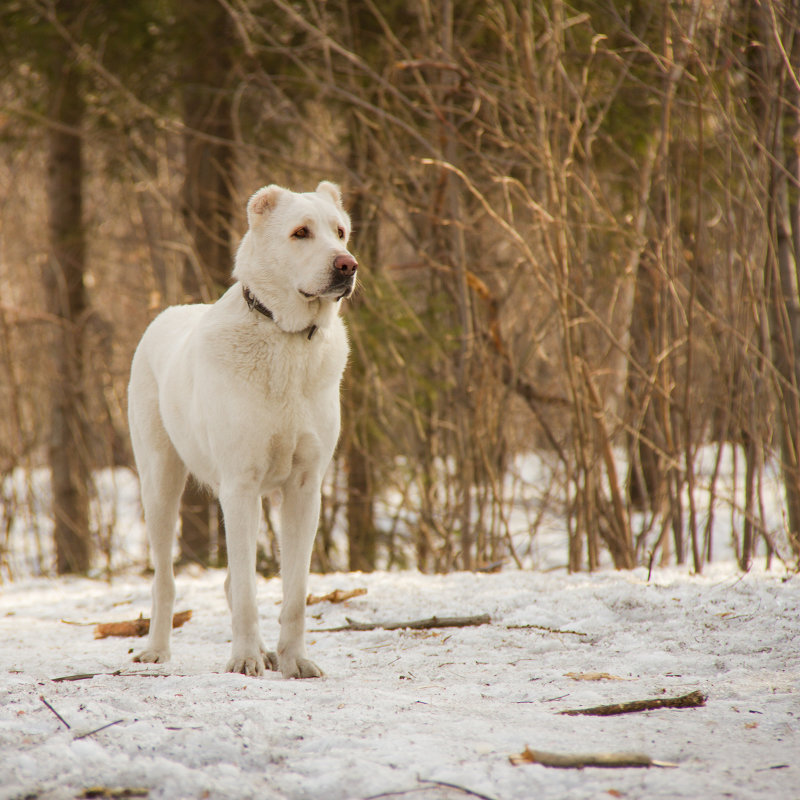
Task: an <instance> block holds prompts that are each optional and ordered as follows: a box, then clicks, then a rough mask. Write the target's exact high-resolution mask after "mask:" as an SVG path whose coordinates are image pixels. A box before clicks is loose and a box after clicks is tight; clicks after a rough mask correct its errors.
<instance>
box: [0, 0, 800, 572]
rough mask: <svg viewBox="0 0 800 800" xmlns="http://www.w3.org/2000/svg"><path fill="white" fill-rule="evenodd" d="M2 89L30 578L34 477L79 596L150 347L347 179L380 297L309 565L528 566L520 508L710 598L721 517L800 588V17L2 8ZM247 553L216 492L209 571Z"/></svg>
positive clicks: (5, 383) (269, 544) (575, 546)
mask: <svg viewBox="0 0 800 800" xmlns="http://www.w3.org/2000/svg"><path fill="white" fill-rule="evenodd" d="M0 64H1V65H2V67H3V70H2V78H0V187H2V190H1V194H0V203H2V211H1V215H0V220H1V221H0V225H1V227H0V487H2V497H0V511H2V519H0V522H1V523H2V530H0V537H3V538H2V539H0V571H2V574H3V575H4V576H9V575H11V574H12V573H13V568H12V566H13V565H12V562H11V561H10V560H9V558H8V554H9V552H10V551H11V549H12V548H13V547H14V544H15V543H14V541H13V538H14V536H20V535H30V536H34V535H39V534H38V533H37V532H36V531H32V530H27V532H26V533H24V534H20V533H19V527H18V526H17V525H16V523H17V522H18V521H19V520H20V519H23V520H24V519H33V518H34V516H35V514H34V512H33V510H32V509H34V508H35V507H38V506H39V504H40V503H41V497H40V496H39V493H40V491H41V490H40V485H39V484H38V483H37V482H36V481H35V480H34V479H33V477H32V476H33V475H34V474H36V471H37V470H39V469H40V468H46V469H47V471H48V473H49V475H50V478H51V480H50V490H49V494H48V497H49V498H50V501H49V502H50V505H49V508H48V515H49V516H50V518H51V519H52V523H53V530H52V536H53V537H54V542H55V546H54V552H55V563H54V564H53V565H52V568H53V569H55V570H56V571H57V572H59V573H67V572H78V573H85V572H87V571H89V570H90V569H96V568H97V567H98V565H102V564H110V563H111V557H112V551H113V548H114V546H115V538H114V531H113V522H112V523H108V522H107V521H106V522H104V521H103V520H102V519H100V518H98V516H97V515H96V514H93V512H92V508H93V499H94V498H95V497H96V494H97V475H98V474H100V473H101V472H102V470H104V469H106V468H110V467H123V468H124V467H132V457H131V452H130V447H129V443H128V438H127V425H126V412H125V407H126V400H125V393H126V385H127V378H128V370H129V364H130V358H131V355H132V352H133V349H134V347H135V345H136V342H137V341H138V338H139V337H140V335H141V333H142V331H143V330H144V328H145V326H146V325H147V323H148V322H149V321H150V320H151V319H152V318H153V317H154V316H155V314H156V313H158V311H160V310H161V309H163V308H164V307H166V306H168V305H171V304H174V303H180V302H195V301H205V302H209V301H213V300H214V299H216V298H217V297H218V296H219V295H220V294H221V292H222V291H224V289H225V288H226V286H227V285H229V282H230V270H231V266H232V257H233V252H234V250H235V247H236V245H237V244H238V239H239V237H240V236H241V234H242V233H243V232H244V226H245V218H244V206H245V203H246V199H247V197H248V196H249V195H250V194H251V193H252V192H253V191H255V190H256V189H257V188H259V187H260V186H262V185H264V184H266V183H272V182H275V183H280V184H283V185H286V186H289V187H291V188H294V189H298V190H300V189H312V188H313V187H314V186H315V185H316V182H317V181H318V180H320V179H323V178H325V179H331V180H335V181H337V182H339V183H340V184H341V185H342V187H343V189H344V192H345V197H346V204H347V206H348V207H349V208H350V210H351V215H352V217H353V221H354V235H353V242H354V247H355V252H356V254H357V255H358V258H359V262H360V264H361V265H362V267H363V278H362V287H361V289H360V291H359V293H358V295H357V296H356V298H355V299H354V300H353V301H351V302H350V303H349V305H348V307H347V308H346V309H345V311H344V313H345V315H346V318H347V324H348V328H349V330H350V337H351V343H352V354H351V360H350V365H349V368H348V371H347V374H346V378H345V385H344V390H343V420H344V424H343V432H342V437H341V441H340V446H339V450H338V453H337V456H336V458H335V461H334V465H333V468H332V472H331V475H330V476H329V480H328V482H327V484H326V489H325V496H324V505H323V514H322V520H321V525H320V532H319V535H318V538H317V544H316V550H315V554H314V567H315V568H316V569H319V570H325V569H330V568H332V567H334V566H336V565H342V564H344V565H345V566H347V567H349V568H350V569H353V570H370V569H373V568H375V567H376V566H384V567H393V566H400V567H408V566H414V567H416V568H418V569H420V570H423V571H434V570H436V571H447V570H451V569H491V568H497V567H499V566H501V565H502V564H513V563H514V562H516V563H517V564H519V565H522V564H523V563H526V564H527V563H528V562H527V561H526V559H525V558H524V556H523V554H522V553H520V552H519V536H518V534H519V531H517V530H515V529H514V527H513V523H512V517H513V514H512V511H513V508H514V507H515V506H516V505H517V504H519V503H520V502H524V503H525V504H526V505H527V507H528V508H529V509H530V510H531V522H530V525H529V529H528V531H527V532H526V535H528V536H530V537H534V536H536V532H537V524H538V521H539V520H540V519H541V518H542V517H543V515H544V514H545V513H546V512H547V513H550V512H555V513H557V514H559V515H560V516H561V518H562V519H563V538H564V540H565V542H564V544H565V552H566V553H567V562H568V563H567V566H568V568H569V569H570V570H579V569H583V568H589V569H593V568H595V567H597V566H598V565H599V564H601V563H602V562H603V560H604V559H607V560H609V561H610V562H611V563H613V565H614V566H616V567H618V568H630V567H633V566H635V565H637V564H641V563H650V564H653V563H668V562H671V561H673V560H674V561H676V562H677V563H684V562H686V561H687V560H688V561H689V562H690V563H691V566H692V568H693V569H694V570H696V571H698V572H699V571H701V570H702V568H703V565H704V564H705V563H707V562H708V561H709V560H710V559H711V558H712V557H713V555H714V553H713V544H714V536H713V531H714V526H715V524H716V523H717V521H718V520H719V518H720V515H722V514H726V515H730V516H731V519H732V520H734V524H733V525H732V526H731V529H732V531H733V539H734V541H733V545H734V548H735V553H736V556H737V558H738V560H739V563H740V566H741V568H742V569H747V568H748V567H749V565H750V563H751V562H752V559H753V554H754V552H755V550H756V546H757V543H759V542H761V543H762V544H763V548H764V550H765V552H766V553H767V554H768V557H772V556H777V557H779V558H781V559H782V560H783V561H784V562H785V563H787V564H789V565H791V564H794V565H795V566H796V564H797V562H798V559H799V558H800V394H798V386H800V303H798V269H799V268H800V204H798V197H799V196H800V192H799V191H798V190H799V189H800V2H799V0H763V1H762V2H757V1H756V0H724V1H722V2H712V1H711V0H671V1H670V2H661V0H658V1H656V0H642V2H624V1H623V0H597V2H588V1H587V2H581V1H580V0H576V1H575V2H569V3H567V2H563V1H562V0H547V1H546V2H545V0H414V2H405V1H403V2H399V1H398V0H295V2H291V0H180V2H177V0H131V2H127V3H109V2H101V1H100V0H4V2H2V3H1V4H0ZM731 446H733V447H732V448H731ZM730 452H733V459H734V463H735V469H734V474H735V475H737V476H738V475H740V474H741V476H742V477H741V479H740V480H741V482H742V484H743V485H742V487H741V488H742V492H741V493H739V494H736V493H734V495H731V496H728V495H726V496H724V497H723V496H722V494H721V493H718V492H717V487H718V479H719V476H720V472H721V470H722V469H723V465H724V462H725V458H726V456H725V454H726V453H730ZM709 453H710V454H711V462H710V463H711V466H710V469H707V470H706V471H705V472H704V473H703V485H702V487H701V486H700V485H699V478H698V475H699V472H700V468H699V460H700V459H701V458H705V459H707V458H708V455H709ZM532 454H535V457H536V464H537V468H536V472H535V478H534V479H533V480H531V479H530V476H529V475H528V477H526V474H527V473H526V470H525V469H524V468H523V467H521V466H520V465H521V464H523V463H529V462H526V461H525V459H527V458H530V457H531V455H532ZM770 465H772V466H773V467H774V468H775V469H777V470H778V472H779V475H780V479H781V485H782V495H783V504H784V508H783V509H782V512H781V518H782V520H783V521H782V524H781V525H780V526H778V527H777V528H776V527H775V526H771V525H769V524H768V523H767V513H766V512H765V508H764V497H763V480H764V475H765V470H767V469H768V467H769V466H770ZM740 467H741V468H740ZM20 476H21V477H20ZM737 480H738V478H737ZM701 493H702V496H703V500H702V503H700V501H699V500H698V497H699V496H700V494H701ZM389 496H391V497H392V498H394V502H393V504H388V505H387V503H386V502H385V500H386V498H387V497H389ZM739 496H741V497H742V500H741V502H739V501H737V500H736V499H735V498H736V497H739ZM732 498H734V499H732ZM390 506H391V508H393V509H396V511H395V512H392V513H387V511H386V509H387V508H389V507H390ZM266 511H267V514H266V520H267V523H268V524H267V531H266V535H265V537H264V538H263V541H262V550H263V552H262V559H261V566H262V568H263V569H264V570H265V571H266V572H269V571H271V570H274V568H275V561H276V557H277V555H276V552H275V537H274V535H272V532H271V526H270V525H269V520H270V515H269V509H268V508H267V509H266ZM223 527H224V522H223V520H222V519H221V518H220V515H219V513H218V511H217V509H216V506H215V504H214V503H213V502H211V501H210V500H209V498H208V497H207V496H206V495H205V494H204V493H203V492H202V490H201V489H199V488H198V487H194V486H190V487H189V488H188V489H187V492H186V494H185V496H184V503H183V512H182V536H181V554H182V558H183V559H184V560H191V561H197V562H200V563H202V564H222V563H224V561H225V547H224V535H222V534H223ZM23 528H24V526H23ZM337 530H343V531H344V536H346V554H345V553H344V552H342V547H341V545H340V542H339V539H338V538H337V536H336V535H335V532H336V531H337ZM15 531H16V532H15ZM49 535H50V533H49V532H48V536H49ZM340 538H341V537H340ZM345 558H346V561H343V559H345ZM50 568H51V567H50V565H48V564H43V569H45V571H47V570H49V569H50Z"/></svg>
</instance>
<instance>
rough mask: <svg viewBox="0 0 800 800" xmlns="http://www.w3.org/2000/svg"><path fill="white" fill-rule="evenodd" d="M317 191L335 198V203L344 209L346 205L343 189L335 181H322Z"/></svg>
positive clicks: (332, 198)
mask: <svg viewBox="0 0 800 800" xmlns="http://www.w3.org/2000/svg"><path fill="white" fill-rule="evenodd" d="M316 191H317V192H318V193H319V194H326V195H328V197H330V198H331V200H333V203H334V205H335V206H336V207H337V208H339V209H341V210H342V211H344V206H343V205H342V191H341V189H340V188H339V187H338V186H337V185H336V184H335V183H331V182H330V181H320V182H319V184H317V189H316Z"/></svg>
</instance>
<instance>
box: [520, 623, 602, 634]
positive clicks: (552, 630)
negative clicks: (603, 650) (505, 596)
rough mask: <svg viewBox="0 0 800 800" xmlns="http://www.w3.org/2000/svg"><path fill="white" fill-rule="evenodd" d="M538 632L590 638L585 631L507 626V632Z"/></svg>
mask: <svg viewBox="0 0 800 800" xmlns="http://www.w3.org/2000/svg"><path fill="white" fill-rule="evenodd" d="M528 629H532V630H536V631H547V633H569V634H571V635H572V636H588V635H589V634H588V633H583V631H570V630H563V629H562V628H551V627H550V626H548V625H506V630H507V631H523V630H528Z"/></svg>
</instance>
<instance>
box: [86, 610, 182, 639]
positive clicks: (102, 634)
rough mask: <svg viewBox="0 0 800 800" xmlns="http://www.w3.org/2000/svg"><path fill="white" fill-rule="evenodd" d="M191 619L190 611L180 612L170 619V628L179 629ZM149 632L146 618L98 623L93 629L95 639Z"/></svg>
mask: <svg viewBox="0 0 800 800" xmlns="http://www.w3.org/2000/svg"><path fill="white" fill-rule="evenodd" d="M191 618H192V612H191V611H181V612H179V613H178V614H175V616H173V618H172V627H173V628H180V626H181V625H183V624H184V623H186V622H188V621H189V620H190V619H191ZM149 631H150V620H149V619H147V617H139V619H132V620H126V621H125V622H100V623H98V624H97V627H96V628H95V629H94V638H95V639H105V638H106V636H147V634H148V633H149Z"/></svg>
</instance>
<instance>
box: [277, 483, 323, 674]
mask: <svg viewBox="0 0 800 800" xmlns="http://www.w3.org/2000/svg"><path fill="white" fill-rule="evenodd" d="M319 510H320V485H319V483H318V482H316V483H315V482H314V481H310V480H308V481H306V480H299V481H295V480H291V481H290V482H289V485H288V486H287V487H286V488H285V489H284V493H283V502H282V504H281V578H282V580H283V604H282V605H281V615H280V623H281V632H280V636H279V638H278V669H279V670H280V671H281V674H282V675H283V677H284V678H319V677H320V676H321V675H322V674H323V673H322V670H321V669H320V668H319V667H318V666H317V665H316V664H315V663H314V662H313V661H311V660H310V659H309V658H308V657H307V655H306V644H305V613H306V595H307V589H308V570H309V566H310V563H311V550H312V548H313V546H314V536H315V535H316V533H317V524H318V523H319Z"/></svg>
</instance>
